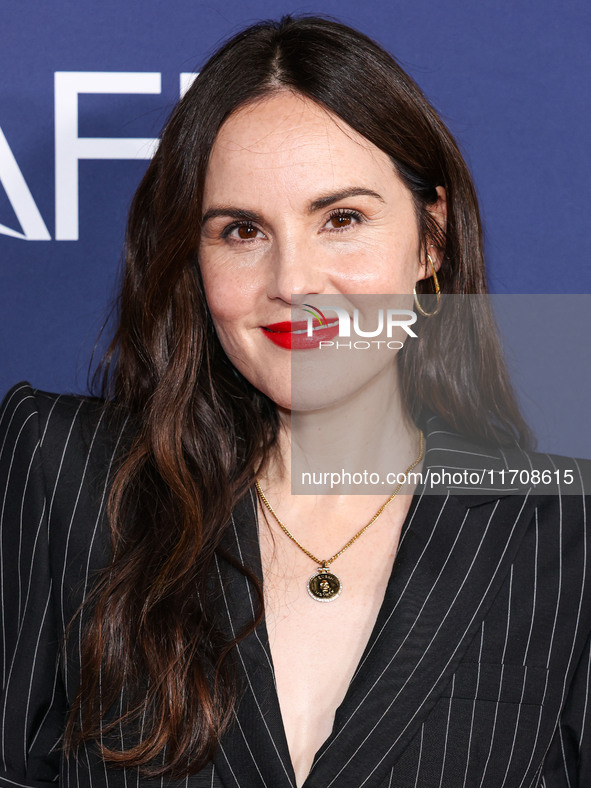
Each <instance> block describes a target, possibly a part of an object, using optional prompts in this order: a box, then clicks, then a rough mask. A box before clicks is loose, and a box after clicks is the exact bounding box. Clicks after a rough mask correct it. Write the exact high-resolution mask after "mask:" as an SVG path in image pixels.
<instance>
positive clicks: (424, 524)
mask: <svg viewBox="0 0 591 788" xmlns="http://www.w3.org/2000/svg"><path fill="white" fill-rule="evenodd" d="M430 427H431V428H430V430H428V432H427V450H428V454H427V457H426V463H425V466H424V468H423V474H424V476H425V474H426V473H427V471H429V472H430V473H432V472H435V471H437V470H441V469H443V468H445V467H447V468H448V470H450V469H455V471H456V472H457V471H458V470H462V469H463V468H466V469H475V468H480V469H483V468H485V469H498V468H500V467H505V463H504V461H503V459H502V455H501V454H496V456H495V454H494V452H492V453H488V452H483V450H482V449H478V448H476V447H474V446H471V445H470V444H468V443H466V442H465V441H461V440H460V439H458V437H457V436H453V435H452V434H451V433H449V432H448V431H447V430H445V428H444V426H442V425H441V424H440V423H439V422H438V421H437V420H434V421H432V422H431V424H430ZM493 480H494V478H493ZM459 486H463V485H459ZM485 486H486V485H485ZM444 489H445V486H441V494H437V495H432V494H428V493H427V491H426V490H425V486H424V485H423V486H422V487H421V489H420V490H419V489H417V491H416V493H415V496H414V498H413V502H412V505H411V509H410V511H409V513H408V516H407V519H406V522H405V525H404V527H403V533H402V536H401V542H400V546H399V550H398V553H397V556H396V560H395V562H394V568H393V571H392V575H391V578H390V581H389V584H388V587H387V590H386V593H385V597H384V602H383V604H382V607H381V609H380V613H379V615H378V618H377V621H376V624H375V627H374V629H373V632H372V634H371V636H370V639H369V642H368V644H367V647H366V649H365V652H364V654H363V656H362V658H361V660H360V663H359V666H358V668H357V670H356V673H355V675H354V677H353V679H352V681H351V683H350V686H349V689H348V691H347V694H346V696H345V698H344V700H343V703H342V704H341V706H340V707H339V708H338V710H337V712H336V715H335V723H334V728H333V732H332V734H331V736H330V737H329V738H328V739H327V740H326V742H325V743H324V744H323V746H322V747H321V749H320V750H319V751H318V753H317V754H316V757H315V760H314V764H313V766H312V770H311V772H310V775H309V776H308V779H307V780H306V782H305V784H304V788H329V786H331V785H339V786H340V785H355V786H356V788H361V786H363V785H371V786H380V785H382V782H383V781H384V780H385V779H386V778H387V775H388V773H389V772H390V771H391V769H392V766H393V764H394V763H396V760H397V759H398V758H399V756H400V755H401V753H402V752H403V750H404V749H405V747H406V746H407V744H408V743H409V741H410V740H411V738H412V737H413V736H414V735H415V734H416V733H417V731H418V729H419V728H420V726H421V724H422V722H423V721H424V719H425V717H426V716H427V715H428V713H429V711H430V710H431V708H432V707H433V706H434V704H435V702H436V701H437V699H438V697H439V695H440V694H441V692H442V691H443V689H444V688H445V686H446V685H447V684H448V682H449V681H450V679H451V676H452V674H453V673H454V671H455V669H456V667H457V665H458V663H459V661H460V660H461V658H462V655H463V653H464V651H465V650H466V648H467V646H468V644H469V643H470V641H471V639H472V638H473V637H474V635H475V634H476V632H477V630H478V628H479V627H480V624H481V622H482V619H483V617H484V615H485V614H486V611H487V609H488V607H489V606H490V604H491V602H492V600H493V599H494V597H495V595H496V594H497V592H498V590H499V588H500V586H501V584H502V582H503V580H504V578H505V576H506V574H507V572H508V571H509V568H510V566H511V562H512V560H513V557H514V556H515V553H516V551H517V549H518V547H519V543H520V541H521V538H522V536H523V534H524V532H525V528H526V527H527V524H528V523H529V521H530V519H531V515H532V512H533V508H534V500H533V497H531V496H529V491H528V490H521V492H522V493H523V494H520V495H509V494H508V493H507V492H506V491H503V490H502V489H496V490H495V489H489V490H488V491H487V492H486V493H485V494H482V493H481V492H478V491H477V490H481V489H482V487H478V488H476V489H474V490H473V491H472V494H459V493H458V492H451V491H450V490H449V489H447V491H446V492H445V494H443V491H444ZM462 492H463V493H469V492H470V491H469V490H465V489H464V490H462Z"/></svg>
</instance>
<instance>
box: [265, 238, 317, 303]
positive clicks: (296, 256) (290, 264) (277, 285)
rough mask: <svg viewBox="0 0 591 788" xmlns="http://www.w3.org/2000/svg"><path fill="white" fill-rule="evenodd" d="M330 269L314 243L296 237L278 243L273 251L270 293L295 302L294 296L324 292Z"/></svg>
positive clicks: (270, 270) (272, 297) (273, 297)
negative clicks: (326, 268) (324, 263)
mask: <svg viewBox="0 0 591 788" xmlns="http://www.w3.org/2000/svg"><path fill="white" fill-rule="evenodd" d="M325 289H326V271H325V268H324V266H323V261H322V255H321V252H320V251H319V250H318V249H314V248H313V245H312V244H306V243H305V241H302V240H301V239H300V240H298V239H296V238H290V239H289V240H284V241H280V242H277V243H276V244H275V245H274V248H273V250H272V251H271V254H270V259H269V269H268V281H267V295H268V297H269V298H271V299H281V300H283V301H285V302H286V303H287V304H290V303H291V299H292V296H294V295H295V296H304V295H310V294H314V293H323V292H325Z"/></svg>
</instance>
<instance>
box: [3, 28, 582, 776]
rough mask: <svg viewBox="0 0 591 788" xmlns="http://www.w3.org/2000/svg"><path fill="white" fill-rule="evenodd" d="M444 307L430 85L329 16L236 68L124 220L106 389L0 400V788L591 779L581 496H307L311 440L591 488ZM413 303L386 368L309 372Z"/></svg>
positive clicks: (170, 145)
mask: <svg viewBox="0 0 591 788" xmlns="http://www.w3.org/2000/svg"><path fill="white" fill-rule="evenodd" d="M440 291H441V293H443V294H452V295H451V298H452V301H453V298H454V295H453V294H455V296H460V297H463V296H464V295H465V294H484V293H486V281H485V274H484V268H483V261H482V240H481V232H480V223H479V217H478V209H477V204H476V199H475V195H474V190H473V187H472V183H471V180H470V176H469V173H468V171H467V169H466V166H465V164H464V162H463V160H462V158H461V155H460V154H459V152H458V149H457V147H456V145H455V143H454V141H453V140H452V138H451V136H450V135H449V133H448V131H447V130H446V128H445V126H444V125H443V124H442V122H441V120H440V119H439V118H438V117H437V115H436V114H435V112H434V110H433V109H432V107H431V106H430V105H429V104H428V102H427V101H426V100H425V98H424V97H423V96H422V94H421V93H420V90H419V89H418V88H417V86H416V85H415V84H414V83H413V82H412V80H411V79H410V78H409V77H408V76H407V75H406V74H405V73H404V72H403V71H402V70H401V69H400V67H399V66H398V65H397V64H396V63H395V61H393V60H392V58H391V57H390V56H389V55H388V54H387V53H385V52H384V51H383V50H381V49H380V48H379V47H378V46H377V45H376V44H374V43H373V42H371V41H370V40H368V39H367V38H365V37H364V36H363V35H362V34H360V33H358V32H356V31H353V30H351V29H349V28H347V27H345V26H343V25H340V24H338V23H336V22H331V21H327V20H323V19H319V18H313V17H309V18H305V17H304V18H301V19H294V18H284V19H282V20H281V21H280V22H278V23H264V24H260V25H255V26H253V27H251V28H249V29H247V30H245V31H243V32H241V33H239V34H238V35H237V36H235V37H234V38H233V39H232V40H230V41H229V42H228V43H227V44H226V45H225V46H223V47H222V48H221V49H220V50H219V52H217V53H216V54H215V55H214V56H213V57H212V58H211V59H210V60H209V61H208V63H207V64H206V66H205V67H204V68H203V69H202V70H201V73H200V76H199V78H198V79H197V80H196V81H195V84H194V86H193V87H192V88H191V89H190V90H189V92H188V93H187V95H186V96H185V98H184V99H183V100H182V101H181V103H180V104H179V106H178V107H177V108H176V110H175V111H174V112H173V114H172V116H171V119H170V120H169V122H168V124H167V126H166V128H165V130H164V133H163V136H162V140H161V144H160V146H159V149H158V151H157V153H156V155H155V157H154V160H153V161H152V163H151V165H150V167H149V168H148V171H147V173H146V176H145V177H144V179H143V181H142V183H141V185H140V187H139V189H138V192H137V194H136V197H135V199H134V202H133V205H132V209H131V213H130V219H129V226H128V234H127V268H126V273H125V279H124V283H123V289H122V294H121V300H120V321H119V327H118V329H117V332H116V335H115V338H114V340H113V342H112V345H111V348H110V351H109V353H108V355H107V358H106V359H105V362H104V378H103V393H102V398H98V399H92V398H88V399H85V398H76V397H63V396H62V397H58V396H56V395H52V394H47V393H43V392H34V391H33V390H32V389H31V388H30V387H29V386H28V384H20V385H19V386H16V387H15V388H14V389H13V390H12V391H11V392H9V394H8V395H7V397H6V399H5V401H4V404H3V410H2V415H1V417H0V418H1V421H0V426H1V428H2V434H1V438H0V446H1V447H2V466H1V469H2V470H1V472H2V476H1V477H0V478H1V479H2V482H1V483H2V485H3V486H4V489H5V493H4V498H3V504H2V512H1V515H0V516H1V518H2V529H3V533H2V541H1V547H2V573H3V574H2V589H3V590H2V594H3V595H2V616H3V618H2V631H3V636H4V641H3V642H4V645H3V660H4V661H3V665H4V668H3V687H4V690H3V696H2V707H1V711H2V717H1V720H2V723H1V724H2V741H1V743H0V744H1V748H0V749H1V756H2V763H1V764H0V765H1V766H2V768H3V777H2V779H3V781H4V782H5V784H6V785H7V786H8V785H11V786H12V785H34V786H37V785H42V784H45V783H48V782H55V781H58V780H59V781H60V782H61V781H62V780H63V781H64V782H65V783H66V784H76V785H96V784H97V783H100V784H108V785H127V784H128V782H129V780H137V781H139V782H141V783H142V784H148V783H150V784H151V783H154V784H156V782H158V783H159V784H163V780H164V779H166V780H167V781H168V780H172V781H173V782H177V783H178V784H179V785H180V784H181V781H182V782H183V784H185V783H186V784H191V785H193V786H205V785H207V786H210V785H214V786H222V785H223V786H226V788H229V786H241V787H242V788H244V787H245V786H248V787H249V788H250V786H259V785H260V786H273V787H274V788H275V786H296V785H297V786H302V785H305V786H306V788H313V786H318V787H320V786H322V787H323V788H326V787H327V786H331V785H335V786H355V787H356V788H357V786H362V785H364V786H365V785H367V786H384V788H385V786H394V785H395V786H411V785H412V786H416V785H420V786H435V785H437V786H441V785H448V786H454V787H455V786H460V785H465V786H473V785H478V786H480V785H482V786H495V788H498V787H499V786H521V785H523V786H533V785H540V786H541V785H543V786H566V785H587V784H589V781H590V779H591V763H590V750H591V747H590V736H591V721H590V720H589V719H588V715H589V708H591V704H588V703H587V698H588V694H589V665H590V664H591V663H590V655H589V633H590V631H591V611H590V605H589V582H588V579H587V578H588V575H587V572H586V566H587V563H586V557H585V547H586V541H585V511H586V509H585V501H586V498H585V497H584V496H583V495H582V494H581V493H579V494H578V495H570V496H563V495H561V494H560V491H561V487H560V485H556V494H554V495H549V496H548V495H546V496H539V495H536V494H535V491H532V487H531V485H529V486H528V485H526V486H525V488H524V489H523V490H521V489H520V490H519V491H518V492H519V493H520V494H517V495H509V494H508V491H507V490H504V489H500V488H498V487H497V488H495V487H494V485H490V486H489V488H488V489H487V490H486V491H484V492H483V490H482V489H481V488H480V487H479V486H478V485H476V486H474V488H473V489H471V488H470V489H468V490H464V491H463V492H464V494H459V491H452V490H450V489H449V488H446V487H445V485H444V486H443V487H442V488H441V489H436V490H435V492H437V493H438V494H432V493H433V490H428V489H427V484H426V482H424V481H422V482H421V481H419V484H418V486H417V487H416V489H415V490H414V494H412V493H413V489H412V488H413V486H414V485H413V484H410V486H407V487H405V488H404V490H403V488H402V484H399V485H398V486H397V487H396V488H395V489H392V490H391V491H390V494H386V495H385V494H383V493H380V494H376V493H375V491H373V492H372V494H370V495H345V494H339V495H336V496H334V495H332V496H331V495H329V494H317V495H292V494H291V487H290V471H291V468H290V461H291V457H292V453H291V450H292V449H293V448H294V446H295V445H296V444H297V446H298V447H300V448H301V447H303V453H304V456H305V457H306V458H308V459H309V458H310V457H313V456H314V452H315V451H316V450H318V449H320V448H322V447H324V448H326V445H328V447H329V451H328V454H329V456H332V455H331V452H333V451H334V452H335V453H336V454H335V456H337V457H338V458H339V460H340V459H341V458H342V457H348V458H351V459H352V460H353V461H355V462H364V461H365V460H366V459H367V458H366V454H367V453H368V452H365V451H364V448H365V447H367V448H368V450H369V456H378V457H380V458H386V460H387V461H388V462H391V461H392V454H391V453H390V447H391V446H392V445H395V446H396V449H397V451H396V455H395V463H394V464H393V465H391V466H390V467H391V468H394V470H395V471H397V472H401V473H404V472H405V471H406V472H409V471H411V470H414V471H421V472H423V474H424V475H425V477H426V474H427V471H429V472H434V471H435V470H436V469H442V468H449V467H453V468H455V469H456V470H458V469H460V470H461V469H464V470H466V469H467V470H473V469H474V468H479V469H482V470H484V471H486V472H487V473H488V472H493V473H496V472H497V471H499V470H500V469H503V468H507V467H509V468H511V467H515V466H516V465H517V464H520V467H521V466H523V465H524V463H526V462H529V463H530V465H529V466H527V467H532V466H531V463H533V462H534V461H535V462H536V463H537V465H538V466H540V467H541V466H543V465H544V463H545V464H546V466H551V467H552V468H553V469H555V470H557V472H560V473H562V471H566V470H571V469H573V468H575V470H578V472H579V473H582V471H581V467H582V466H581V464H580V463H577V462H576V461H574V460H571V461H569V460H568V459H564V458H548V457H546V458H542V457H540V456H538V455H534V454H524V453H523V452H522V451H521V450H520V449H517V448H516V442H517V441H519V442H520V444H521V446H527V442H528V439H529V433H528V430H527V427H526V425H525V424H524V422H523V420H522V418H521V416H520V414H519V411H518V408H517V406H516V404H515V401H514V398H513V395H512V393H511V388H510V385H509V383H508V380H507V376H506V372H505V370H504V367H503V364H502V360H501V355H500V351H499V349H498V344H497V341H496V339H495V333H494V324H493V322H492V318H491V316H490V312H489V310H488V308H487V306H486V303H485V302H484V301H483V300H482V299H480V300H478V301H477V303H475V302H474V301H471V300H470V299H467V301H466V303H465V304H464V306H463V308H462V309H461V310H460V311H461V320H458V314H459V312H458V307H457V305H456V306H453V305H452V307H451V308H450V309H447V311H446V309H445V308H444V304H443V298H444V296H442V295H441V294H440ZM413 292H415V293H416V301H415V304H416V312H417V313H418V314H419V320H418V321H417V334H418V342H415V340H414V339H413V340H412V341H411V340H410V339H407V340H406V341H405V342H404V343H402V342H401V343H400V344H404V347H403V348H402V350H400V351H399V352H398V353H396V352H394V354H393V355H388V354H385V353H375V354H372V355H371V358H370V359H369V360H368V362H367V363H363V364H357V365H354V366H349V361H350V360H351V359H354V355H351V356H350V357H347V359H348V360H347V362H346V370H345V372H346V374H342V372H341V371H340V370H341V368H342V366H343V362H340V365H339V363H338V362H339V360H340V356H337V354H336V353H334V354H333V355H332V356H323V357H322V359H323V362H322V364H324V363H326V364H327V365H328V366H327V367H326V368H327V369H329V370H330V372H331V375H333V374H334V375H337V376H339V377H337V378H334V377H330V378H329V381H328V383H329V384H331V385H327V384H326V381H324V380H322V374H318V373H319V372H320V373H321V371H322V369H323V366H322V364H320V362H319V361H318V359H319V358H320V356H318V355H316V356H311V353H312V352H314V353H316V352H317V351H318V350H319V348H318V347H316V345H318V337H319V336H321V335H319V334H317V335H316V338H315V339H314V335H313V339H312V342H311V344H312V347H311V348H307V349H306V350H305V352H304V353H299V350H297V349H296V346H297V343H298V342H301V341H302V340H300V339H297V337H298V336H299V335H298V334H297V333H295V332H296V331H297V330H301V329H300V327H297V328H295V327H294V322H296V321H304V320H305V321H306V324H308V317H307V315H308V314H310V311H306V310H312V312H314V310H316V314H317V319H316V324H315V321H314V320H311V321H310V325H311V326H312V330H318V326H320V327H321V329H322V330H327V331H328V330H329V328H331V329H332V331H333V333H334V328H332V322H334V321H332V322H331V324H329V323H328V321H326V322H325V323H323V322H322V320H323V318H324V317H325V316H324V312H323V311H322V309H323V306H324V307H326V302H327V299H328V301H330V302H332V305H333V306H335V305H336V306H339V305H342V304H346V305H348V306H350V307H351V306H354V305H355V304H356V303H361V302H362V301H363V298H364V297H366V296H369V295H375V294H378V295H382V296H385V295H388V296H389V295H392V294H393V295H394V296H396V297H399V298H402V299H403V303H404V304H408V303H409V294H412V293H413ZM429 294H431V295H429ZM323 299H324V301H323ZM321 301H322V303H321ZM412 302H413V298H412V295H411V296H410V304H411V305H412ZM454 303H456V302H454ZM318 310H320V312H318ZM328 314H329V316H330V317H332V313H328ZM285 323H287V324H288V325H287V326H285ZM419 326H420V328H419ZM286 328H287V329H288V330H286ZM282 334H287V335H289V336H288V337H285V336H278V335H282ZM406 336H410V335H409V334H408V332H407V333H406ZM413 342H415V344H413ZM337 350H338V349H337ZM298 353H299V356H298ZM298 358H299V359H309V358H312V359H314V360H315V362H314V363H315V364H316V373H317V374H316V375H315V377H314V378H313V379H312V380H313V382H314V385H308V386H304V387H303V388H302V387H300V388H298V386H297V381H296V385H295V387H294V386H293V385H292V384H293V383H294V381H293V379H292V374H291V372H292V364H297V359H298ZM324 359H330V360H327V361H326V362H324ZM335 359H336V361H335ZM309 380H310V378H308V381H309ZM335 381H336V383H335ZM300 382H301V381H300ZM296 400H297V402H296ZM296 419H297V423H298V428H297V432H296V429H295V422H296ZM343 424H345V425H346V427H347V445H348V446H352V447H353V452H351V453H348V454H347V453H345V452H344V449H343V448H342V444H343V441H342V440H341V439H342V426H343ZM339 429H340V430H341V433H340V434H339ZM319 430H323V432H322V435H321V436H320V440H319V439H318V435H319ZM339 440H340V442H339ZM483 447H485V448H483ZM560 463H561V464H560ZM583 470H584V471H585V472H588V469H586V468H583ZM403 492H404V494H402V493H403ZM583 492H584V491H583ZM430 493H431V494H430ZM587 503H588V500H587ZM263 520H265V521H266V522H263ZM259 523H260V526H259ZM334 563H336V566H334V567H333V564H334ZM341 592H342V593H341ZM319 602H323V603H326V602H328V603H329V604H318V603H319ZM64 633H66V634H67V646H66V649H65V651H64V654H63V655H62V658H61V662H59V663H58V658H59V656H60V646H61V643H62V640H63V636H64Z"/></svg>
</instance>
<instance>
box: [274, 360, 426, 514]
mask: <svg viewBox="0 0 591 788" xmlns="http://www.w3.org/2000/svg"><path fill="white" fill-rule="evenodd" d="M280 418H281V432H280V439H279V452H278V457H276V458H275V459H274V460H270V461H269V463H268V465H267V467H266V468H265V470H264V472H263V473H262V474H261V475H260V476H259V482H260V484H261V486H262V487H263V489H264V490H266V491H268V492H269V494H270V495H273V497H274V498H275V499H277V498H278V497H282V498H284V497H285V496H290V495H291V494H292V493H293V494H295V495H297V496H305V497H306V498H314V497H316V498H318V497H319V496H323V497H326V498H327V499H330V498H333V503H334V504H337V501H336V500H334V498H335V496H337V497H338V498H340V497H341V496H344V497H345V498H346V499H348V501H349V503H351V495H363V496H367V495H372V496H373V497H374V498H376V497H377V498H382V499H385V498H387V497H388V496H389V495H390V494H391V492H392V491H393V490H394V489H395V488H396V481H394V482H388V481H387V480H386V475H387V474H388V473H391V472H393V473H395V474H398V473H404V471H405V470H406V469H407V468H408V466H409V465H410V464H411V463H412V462H414V460H415V459H416V458H417V455H418V452H419V434H418V430H417V427H416V426H415V425H414V424H413V423H412V422H411V421H410V419H409V418H408V417H407V416H406V413H405V411H404V408H403V405H402V401H401V397H400V390H399V387H398V378H397V367H396V365H395V364H392V365H389V366H388V367H386V368H384V369H383V370H381V372H379V373H378V374H377V375H376V376H375V377H374V378H373V379H372V380H370V381H369V382H368V383H367V384H366V385H364V386H363V388H362V389H361V390H358V391H356V392H355V395H354V396H352V397H348V398H346V399H343V400H340V401H338V402H335V403H334V404H331V405H330V406H329V407H324V408H321V409H316V410H298V411H294V410H287V409H281V408H280ZM415 470H418V468H415ZM343 472H345V473H343ZM347 472H348V473H349V474H351V477H352V480H351V483H349V478H348V477H347V475H346V473H347ZM372 473H376V474H379V477H380V482H379V483H378V484H374V485H371V484H370V482H369V479H370V478H371V477H370V476H369V474H372ZM314 474H315V475H314ZM330 474H333V475H330ZM336 474H338V478H337V475H336ZM354 474H357V475H358V476H357V478H358V479H359V478H362V479H364V480H367V481H366V483H361V484H359V483H355V482H354V481H353V479H354V478H355V477H354ZM359 474H361V475H362V476H361V477H359ZM373 478H375V477H373ZM382 480H384V484H382V483H381V481H382ZM408 492H409V487H408V485H406V486H405V487H404V489H403V490H401V494H402V493H408ZM327 502H328V500H327Z"/></svg>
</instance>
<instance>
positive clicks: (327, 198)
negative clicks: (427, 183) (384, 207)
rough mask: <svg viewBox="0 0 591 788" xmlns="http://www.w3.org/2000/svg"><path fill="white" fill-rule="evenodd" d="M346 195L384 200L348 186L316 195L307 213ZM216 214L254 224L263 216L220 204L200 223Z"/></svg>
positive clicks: (372, 192) (358, 187)
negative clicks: (322, 194)
mask: <svg viewBox="0 0 591 788" xmlns="http://www.w3.org/2000/svg"><path fill="white" fill-rule="evenodd" d="M347 197H374V198H375V199H376V200H379V201H380V202H384V198H383V197H382V196H381V195H380V194H378V193H377V192H374V191H373V189H366V188H365V187H363V186H350V187H348V188H346V189H341V190H340V191H338V192H333V193H331V194H325V195H324V196H322V197H318V198H317V199H316V200H314V201H313V202H311V203H310V205H309V206H308V213H315V212H316V211H319V210H321V209H322V208H327V207H328V206H329V205H332V204H333V203H335V202H339V200H344V199H346V198H347ZM218 216H226V217H231V218H233V219H241V220H243V221H247V222H255V223H256V224H261V223H262V220H263V217H262V216H261V215H260V214H259V213H256V212H255V211H247V210H245V209H244V208H236V207H234V206H232V205H220V206H219V207H217V208H210V209H209V210H208V211H206V212H205V213H204V214H203V216H202V218H201V224H202V225H203V224H205V222H208V221H209V220H210V219H215V218H216V217H218Z"/></svg>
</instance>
